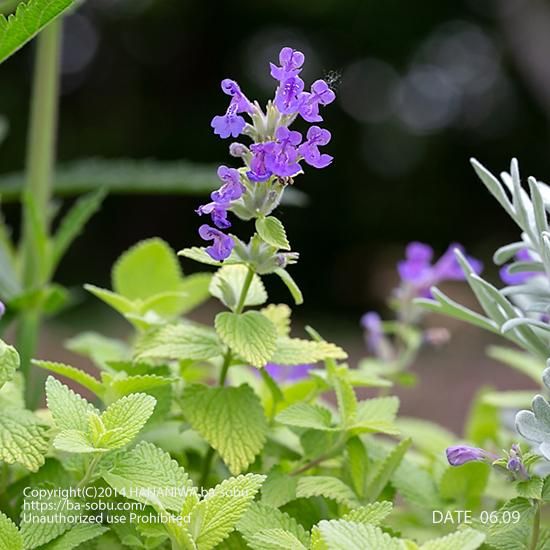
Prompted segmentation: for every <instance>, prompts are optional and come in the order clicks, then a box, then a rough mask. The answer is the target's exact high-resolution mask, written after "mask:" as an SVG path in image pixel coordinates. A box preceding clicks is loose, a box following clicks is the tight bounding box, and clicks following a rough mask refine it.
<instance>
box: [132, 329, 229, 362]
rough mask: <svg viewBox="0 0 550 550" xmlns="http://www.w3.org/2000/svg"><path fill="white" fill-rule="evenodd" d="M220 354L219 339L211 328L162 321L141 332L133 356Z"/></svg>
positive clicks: (203, 356)
mask: <svg viewBox="0 0 550 550" xmlns="http://www.w3.org/2000/svg"><path fill="white" fill-rule="evenodd" d="M222 354H223V348H222V346H221V342H220V340H219V338H218V336H217V335H216V333H215V332H214V331H213V330H212V329H210V328H207V327H202V326H199V325H190V324H185V325H184V324H179V325H165V326H163V327H162V328H160V329H159V330H157V331H151V332H149V333H147V334H145V335H143V336H142V337H141V338H140V339H139V340H138V341H137V343H136V346H135V355H134V359H135V360H136V361H147V360H149V359H160V360H172V361H182V360H186V359H194V360H206V359H212V358H214V357H218V356H221V355H222Z"/></svg>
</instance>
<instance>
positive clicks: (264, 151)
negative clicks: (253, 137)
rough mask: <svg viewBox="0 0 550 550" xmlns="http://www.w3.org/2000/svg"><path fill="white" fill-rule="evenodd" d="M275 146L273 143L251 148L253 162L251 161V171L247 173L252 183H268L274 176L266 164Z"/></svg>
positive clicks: (258, 144) (255, 145) (257, 144)
mask: <svg viewBox="0 0 550 550" xmlns="http://www.w3.org/2000/svg"><path fill="white" fill-rule="evenodd" d="M274 146H275V144H274V143H273V142H269V143H256V144H253V145H251V146H250V150H251V151H252V160H251V161H250V170H249V171H248V172H247V173H246V175H247V176H248V179H249V180H250V181H255V182H262V181H267V180H268V179H269V178H270V177H271V176H272V174H273V173H272V172H271V171H270V170H269V169H268V168H267V165H266V162H267V159H268V158H269V155H271V153H272V152H273V148H274Z"/></svg>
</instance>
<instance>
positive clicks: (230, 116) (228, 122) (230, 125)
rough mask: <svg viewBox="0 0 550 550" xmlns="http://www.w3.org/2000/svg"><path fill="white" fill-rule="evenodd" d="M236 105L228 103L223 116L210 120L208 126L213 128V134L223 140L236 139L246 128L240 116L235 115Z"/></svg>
mask: <svg viewBox="0 0 550 550" xmlns="http://www.w3.org/2000/svg"><path fill="white" fill-rule="evenodd" d="M237 111H238V105H237V103H230V104H229V107H228V108H227V111H226V112H225V115H223V116H222V115H217V116H215V117H214V118H213V119H212V122H211V123H210V126H212V128H214V133H215V134H216V135H218V136H220V137H221V138H223V139H225V138H228V137H229V136H232V137H237V136H239V135H240V134H241V132H242V131H243V130H244V127H245V126H246V122H245V120H244V118H243V117H242V116H241V115H238V114H237Z"/></svg>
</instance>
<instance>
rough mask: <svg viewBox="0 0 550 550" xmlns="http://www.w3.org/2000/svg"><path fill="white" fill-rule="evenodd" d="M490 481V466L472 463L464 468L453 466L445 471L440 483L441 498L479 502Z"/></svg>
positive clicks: (463, 466)
mask: <svg viewBox="0 0 550 550" xmlns="http://www.w3.org/2000/svg"><path fill="white" fill-rule="evenodd" d="M488 479H489V466H488V465H487V464H483V463H481V462H470V463H468V464H464V465H462V466H451V467H449V468H447V469H446V470H445V472H444V473H443V475H442V476H441V479H440V481H439V490H440V492H441V496H442V497H443V498H447V499H453V500H458V501H460V502H466V503H467V504H468V505H469V504H470V503H471V502H474V503H475V502H477V500H478V499H479V498H480V496H481V495H482V494H483V491H484V490H485V487H486V485H487V480H488Z"/></svg>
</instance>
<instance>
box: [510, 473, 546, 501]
mask: <svg viewBox="0 0 550 550" xmlns="http://www.w3.org/2000/svg"><path fill="white" fill-rule="evenodd" d="M543 485H544V480H543V479H542V478H540V477H532V478H531V479H529V480H527V481H520V482H519V483H518V484H517V485H516V489H517V491H518V495H519V496H520V497H524V498H534V499H537V500H540V499H541V498H542V488H543Z"/></svg>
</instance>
